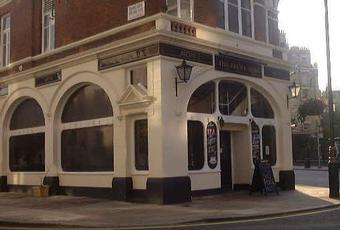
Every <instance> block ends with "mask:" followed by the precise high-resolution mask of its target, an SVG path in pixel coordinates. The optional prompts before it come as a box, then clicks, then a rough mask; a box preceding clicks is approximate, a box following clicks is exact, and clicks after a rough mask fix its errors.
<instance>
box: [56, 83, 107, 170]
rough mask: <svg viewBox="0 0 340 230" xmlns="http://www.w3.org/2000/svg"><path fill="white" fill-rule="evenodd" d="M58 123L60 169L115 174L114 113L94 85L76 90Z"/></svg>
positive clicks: (65, 102)
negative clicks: (113, 172)
mask: <svg viewBox="0 0 340 230" xmlns="http://www.w3.org/2000/svg"><path fill="white" fill-rule="evenodd" d="M65 99H66V100H65V101H64V102H63V103H62V104H61V107H60V109H61V113H60V114H59V115H60V116H58V117H59V120H58V121H57V126H58V127H59V129H58V130H59V131H58V140H59V141H58V144H59V153H60V169H61V170H62V171H64V172H112V171H113V109H112V106H111V101H110V99H109V97H108V95H107V94H106V93H105V91H104V90H103V89H102V88H101V87H99V86H98V85H95V84H89V83H83V84H79V85H77V86H74V87H73V89H72V91H71V93H70V94H69V97H68V98H65Z"/></svg>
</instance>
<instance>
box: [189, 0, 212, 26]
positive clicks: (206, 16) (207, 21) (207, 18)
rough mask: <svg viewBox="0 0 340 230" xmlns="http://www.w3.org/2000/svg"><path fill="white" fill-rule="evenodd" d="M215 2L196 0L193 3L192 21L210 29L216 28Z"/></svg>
mask: <svg viewBox="0 0 340 230" xmlns="http://www.w3.org/2000/svg"><path fill="white" fill-rule="evenodd" d="M217 1H218V0H196V1H195V3H194V17H195V19H194V21H195V22H197V23H201V24H204V25H207V26H211V27H217Z"/></svg>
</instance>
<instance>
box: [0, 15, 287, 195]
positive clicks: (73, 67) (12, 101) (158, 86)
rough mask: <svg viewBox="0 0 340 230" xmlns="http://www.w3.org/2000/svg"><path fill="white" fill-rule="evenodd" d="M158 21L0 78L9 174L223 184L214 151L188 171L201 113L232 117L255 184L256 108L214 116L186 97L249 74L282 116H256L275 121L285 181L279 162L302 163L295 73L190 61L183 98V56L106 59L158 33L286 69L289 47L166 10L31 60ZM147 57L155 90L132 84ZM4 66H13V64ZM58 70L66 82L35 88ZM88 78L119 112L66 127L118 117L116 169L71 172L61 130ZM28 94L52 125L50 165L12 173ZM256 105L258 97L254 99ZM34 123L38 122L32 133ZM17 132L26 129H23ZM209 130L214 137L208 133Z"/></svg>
mask: <svg viewBox="0 0 340 230" xmlns="http://www.w3.org/2000/svg"><path fill="white" fill-rule="evenodd" d="M149 21H155V22H156V29H155V30H152V31H149V32H145V33H143V34H139V35H137V36H134V37H128V38H125V39H123V40H120V41H119V42H113V43H111V44H109V45H105V46H102V47H99V48H94V49H92V50H89V51H85V52H82V53H78V54H76V55H72V56H68V57H65V58H63V59H60V60H57V61H54V62H50V63H48V64H44V65H41V66H39V67H35V68H33V69H29V70H25V69H24V70H23V71H22V72H20V73H17V74H14V75H10V76H8V77H5V78H3V79H1V83H3V84H6V85H8V88H9V93H8V96H2V97H0V108H1V112H0V120H1V123H0V130H1V134H2V135H1V138H0V151H1V152H0V174H1V176H7V183H8V184H9V185H39V184H41V183H42V180H43V178H44V177H45V176H51V177H55V176H58V177H59V181H60V186H62V187H63V186H66V187H67V186H72V187H95V188H111V187H112V180H113V178H116V177H131V178H132V181H133V189H136V190H145V189H146V187H147V179H148V178H150V177H151V178H168V177H183V176H189V177H190V179H191V189H192V190H193V191H196V190H209V189H218V188H220V184H221V177H220V167H219V164H218V166H217V167H216V168H215V169H210V168H209V167H208V166H207V162H206V160H205V165H204V168H203V169H202V170H199V171H188V147H187V120H189V119H194V120H200V121H201V122H202V123H203V124H204V127H206V126H207V124H208V122H209V121H214V122H215V123H216V124H218V121H217V119H218V116H222V117H223V119H224V121H225V126H224V127H223V129H226V130H230V131H231V140H232V146H231V148H232V183H233V184H250V183H251V180H252V173H253V170H254V165H253V163H252V153H251V128H250V123H249V119H253V117H252V115H251V114H250V113H249V114H248V115H247V116H245V117H232V116H224V115H221V114H220V113H219V112H215V113H214V114H209V115H202V114H194V113H187V105H188V102H189V99H190V97H191V95H192V93H193V92H194V91H195V90H196V89H197V88H198V87H199V86H201V85H202V84H204V83H206V82H208V81H215V82H218V81H220V80H234V81H237V82H241V83H243V84H244V85H246V87H247V89H248V94H249V92H250V88H254V89H256V90H257V91H259V92H261V93H262V94H263V95H264V96H265V97H266V98H267V100H268V101H269V102H270V104H271V106H272V108H273V111H274V113H275V118H274V119H273V120H268V119H259V118H256V119H255V120H256V122H257V124H258V125H259V127H260V128H261V127H262V126H263V125H265V124H271V125H273V126H275V128H276V140H277V141H276V144H277V162H276V164H275V165H274V166H273V171H274V176H275V179H276V181H277V182H278V181H279V172H280V171H289V170H292V169H293V167H292V151H291V128H290V115H289V111H288V109H287V102H286V98H287V97H286V96H287V93H288V84H289V82H288V81H284V80H278V79H274V78H269V77H264V76H263V77H262V78H253V77H249V76H243V75H239V74H233V73H227V72H221V71H216V70H215V69H214V65H213V66H209V65H204V64H199V63H196V62H188V63H189V64H190V65H192V66H193V73H192V76H191V79H190V81H189V82H188V83H186V84H180V85H179V95H178V97H176V96H175V83H174V78H175V77H176V70H175V66H177V65H179V64H180V63H181V61H182V60H179V59H175V58H170V57H165V56H156V57H152V58H148V59H144V60H141V61H137V62H132V63H129V64H124V65H120V66H118V67H114V68H111V69H107V70H103V71H99V70H98V58H100V57H106V56H110V55H116V54H120V53H124V52H126V51H131V50H134V49H136V48H138V47H143V46H146V45H149V44H153V43H155V42H164V43H168V44H173V45H177V46H180V47H185V48H187V49H192V50H198V51H202V52H206V53H210V54H212V55H213V54H217V53H218V52H219V51H221V50H223V51H229V52H235V53H238V54H241V55H248V56H252V57H254V58H257V59H260V60H262V61H263V62H265V63H266V64H270V65H276V66H279V67H282V68H287V67H288V64H287V63H286V61H283V60H279V59H273V58H272V50H273V49H279V50H281V51H282V52H283V59H284V60H286V50H285V49H281V48H279V47H275V46H272V45H269V44H267V43H262V42H258V41H255V40H253V39H251V38H247V37H242V36H239V35H237V34H234V33H231V32H228V31H224V30H222V29H215V28H211V27H207V26H204V25H201V24H197V23H193V22H187V21H181V20H180V19H177V18H175V17H171V16H168V15H164V14H158V15H155V16H152V17H148V18H145V19H142V20H138V21H135V22H132V23H130V24H128V25H125V26H122V27H119V28H115V29H112V30H110V31H107V32H104V33H102V34H98V35H96V36H93V37H90V38H87V39H84V40H81V41H79V42H75V43H72V44H70V45H68V46H67V47H61V48H57V49H55V50H51V51H49V52H46V53H43V54H41V55H39V56H36V57H30V58H28V59H32V60H39V59H41V58H44V57H47V56H49V55H52V54H56V53H59V52H62V51H63V50H65V49H66V48H71V47H75V46H78V45H80V44H84V43H86V42H89V41H93V40H96V39H98V38H100V37H105V36H108V35H110V34H115V33H117V32H119V31H123V30H125V29H129V28H133V27H135V26H138V25H142V24H143V23H146V22H149ZM171 21H176V22H180V23H185V24H187V25H190V26H193V27H195V28H196V37H195V38H194V37H188V36H187V35H184V34H179V33H175V32H172V31H171ZM14 64H17V63H12V65H14ZM140 65H145V66H146V67H147V90H146V91H143V90H141V89H140V88H138V86H136V87H135V86H131V85H130V84H129V80H128V70H129V69H131V68H133V67H135V66H140ZM1 70H6V68H2V69H0V71H1ZM58 70H61V73H62V81H60V82H57V83H53V84H49V85H45V86H42V87H38V88H37V87H35V77H36V76H41V75H44V74H46V73H50V72H54V71H58ZM84 84H95V85H98V86H99V87H101V88H102V89H103V90H104V91H105V93H106V94H107V95H108V97H109V99H110V101H111V105H112V108H113V117H111V118H103V119H95V120H92V121H86V122H87V123H86V124H84V123H82V122H76V123H74V124H72V123H71V124H67V126H69V127H82V125H86V126H91V122H92V124H93V125H96V124H113V127H114V140H113V143H114V153H113V154H114V170H113V171H112V172H91V173H86V172H64V171H63V170H62V168H61V163H60V155H61V154H60V151H61V150H60V149H61V130H63V129H65V128H67V127H65V125H63V124H62V123H61V113H62V110H63V107H64V104H65V102H66V100H67V99H68V98H69V96H70V95H71V94H72V93H73V92H74V91H75V90H76V89H78V88H79V87H80V86H82V85H84ZM28 97H30V98H33V99H35V100H36V101H37V102H38V103H39V105H40V106H41V108H42V110H43V113H44V117H45V126H44V127H40V128H39V129H41V130H44V131H45V140H46V141H45V154H46V155H45V172H39V173H33V172H11V171H10V170H9V161H8V159H9V157H8V155H9V149H8V142H9V135H10V130H9V122H10V119H11V115H12V113H13V111H14V109H15V108H16V106H17V105H18V104H19V103H20V102H21V101H22V100H23V99H25V98H28ZM248 100H250V99H248ZM248 104H249V105H250V101H249V102H248ZM138 118H147V119H148V130H149V134H148V141H149V144H148V147H149V170H148V171H137V170H136V169H135V168H134V154H133V146H134V145H133V125H132V124H133V121H134V120H135V119H138ZM89 122H90V123H89ZM34 131H35V130H32V132H34ZM18 132H19V133H20V131H18ZM204 136H205V138H206V135H204ZM205 145H206V143H205ZM205 149H206V148H205ZM218 149H219V148H218ZM205 151H206V150H205ZM218 151H219V150H218ZM205 154H206V153H205ZM218 156H219V152H218ZM218 162H220V161H218Z"/></svg>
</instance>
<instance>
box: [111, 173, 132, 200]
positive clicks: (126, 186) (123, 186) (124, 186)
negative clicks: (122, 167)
mask: <svg viewBox="0 0 340 230" xmlns="http://www.w3.org/2000/svg"><path fill="white" fill-rule="evenodd" d="M132 187H133V186H132V178H131V177H115V178H113V180H112V199H114V200H119V201H126V200H128V198H129V197H130V196H131V193H132Z"/></svg>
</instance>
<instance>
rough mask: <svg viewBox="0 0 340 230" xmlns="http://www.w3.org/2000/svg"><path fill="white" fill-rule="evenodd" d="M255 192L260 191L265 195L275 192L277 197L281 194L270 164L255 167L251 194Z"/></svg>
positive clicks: (260, 164) (258, 164)
mask: <svg viewBox="0 0 340 230" xmlns="http://www.w3.org/2000/svg"><path fill="white" fill-rule="evenodd" d="M254 191H260V192H262V193H264V195H267V193H271V192H275V193H276V194H277V195H278V194H279V190H278V188H277V186H276V183H275V179H274V175H273V169H272V167H271V166H270V164H269V163H263V162H260V163H257V164H256V165H255V170H254V175H253V181H252V185H251V188H250V193H251V192H254Z"/></svg>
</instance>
